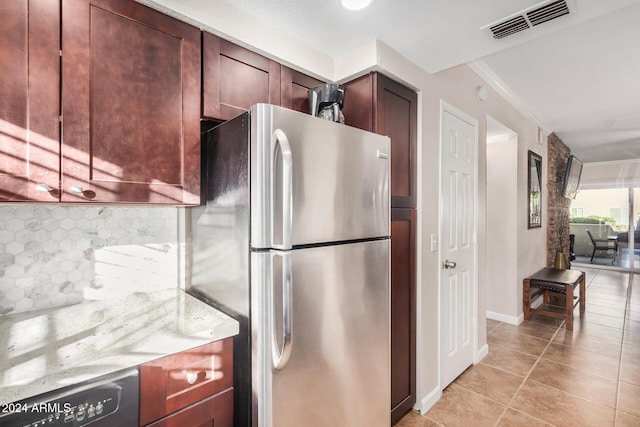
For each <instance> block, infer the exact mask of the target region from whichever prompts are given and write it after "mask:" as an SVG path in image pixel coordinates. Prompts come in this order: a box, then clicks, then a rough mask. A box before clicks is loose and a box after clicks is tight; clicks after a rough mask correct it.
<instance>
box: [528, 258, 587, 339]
mask: <svg viewBox="0 0 640 427" xmlns="http://www.w3.org/2000/svg"><path fill="white" fill-rule="evenodd" d="M585 282H586V277H585V274H584V272H582V271H576V270H559V269H555V268H543V269H542V270H540V271H538V272H536V273H534V274H532V275H531V276H529V277H527V278H525V279H524V280H523V285H524V290H523V309H524V320H531V313H536V314H541V315H543V316H550V317H556V318H560V319H565V327H566V328H567V330H568V331H572V330H573V309H574V307H575V306H576V305H578V303H580V311H581V312H583V311H584V310H585V306H586V286H585ZM578 285H579V286H580V297H579V298H578V301H576V302H575V303H574V293H575V288H576V286H578ZM534 289H535V290H534ZM532 290H534V291H532ZM532 292H533V295H532ZM550 292H555V293H559V294H564V295H565V296H566V304H565V306H564V307H561V306H559V305H553V304H550V298H549V293H550ZM540 293H543V300H542V301H543V303H542V304H541V305H540V306H539V307H538V308H531V300H532V299H533V298H534V297H535V296H537V295H540Z"/></svg>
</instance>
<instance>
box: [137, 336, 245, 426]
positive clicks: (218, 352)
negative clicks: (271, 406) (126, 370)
mask: <svg viewBox="0 0 640 427" xmlns="http://www.w3.org/2000/svg"><path fill="white" fill-rule="evenodd" d="M231 386H233V338H227V339H225V340H221V341H216V342H214V343H211V344H206V345H203V346H200V347H197V348H194V349H191V350H187V351H184V352H182V353H178V354H174V355H171V356H167V357H164V358H162V359H158V360H154V361H152V362H149V363H146V364H144V365H141V366H140V424H141V425H146V424H148V423H150V422H152V421H155V420H157V419H160V418H162V417H164V416H166V415H168V414H171V413H173V412H176V411H178V410H180V409H182V408H185V407H186V406H188V405H191V404H193V403H195V402H197V401H199V400H202V399H205V398H207V397H210V396H212V395H214V394H216V393H218V392H220V391H222V390H225V389H227V388H229V387H231Z"/></svg>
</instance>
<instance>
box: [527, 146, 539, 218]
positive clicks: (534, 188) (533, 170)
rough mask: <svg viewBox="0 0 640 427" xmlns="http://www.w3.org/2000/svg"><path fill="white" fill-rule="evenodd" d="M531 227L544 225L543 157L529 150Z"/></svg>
mask: <svg viewBox="0 0 640 427" xmlns="http://www.w3.org/2000/svg"><path fill="white" fill-rule="evenodd" d="M528 157H529V161H528V164H529V168H528V171H529V177H528V183H529V184H528V185H529V187H528V188H529V192H528V193H529V228H538V227H542V157H541V156H540V155H538V154H536V153H534V152H533V151H531V150H529V156H528Z"/></svg>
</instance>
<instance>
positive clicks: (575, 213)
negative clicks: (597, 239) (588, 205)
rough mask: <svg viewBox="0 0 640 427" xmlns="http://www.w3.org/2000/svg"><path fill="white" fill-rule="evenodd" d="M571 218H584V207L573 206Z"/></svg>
mask: <svg viewBox="0 0 640 427" xmlns="http://www.w3.org/2000/svg"><path fill="white" fill-rule="evenodd" d="M571 218H584V208H574V207H571Z"/></svg>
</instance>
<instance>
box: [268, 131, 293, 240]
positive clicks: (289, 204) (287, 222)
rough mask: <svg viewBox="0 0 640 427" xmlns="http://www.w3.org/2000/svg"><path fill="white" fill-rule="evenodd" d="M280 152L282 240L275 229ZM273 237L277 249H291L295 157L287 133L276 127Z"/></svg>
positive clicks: (272, 169) (272, 173)
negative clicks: (278, 237)
mask: <svg viewBox="0 0 640 427" xmlns="http://www.w3.org/2000/svg"><path fill="white" fill-rule="evenodd" d="M279 153H280V156H281V157H282V188H281V191H282V193H281V197H282V201H281V206H280V208H281V220H282V240H281V242H276V241H275V236H274V230H275V221H276V218H275V217H276V215H275V213H276V212H278V208H277V207H276V203H277V202H276V199H277V197H276V192H277V188H276V186H277V182H278V180H277V179H276V178H277V177H276V176H275V174H276V173H277V169H278V168H277V167H276V165H277V164H278V162H277V160H278V159H277V157H278V154H279ZM271 154H272V157H271V160H272V167H271V209H272V210H273V211H272V215H270V216H271V221H272V224H271V230H272V232H271V236H272V237H271V238H272V247H274V248H277V249H284V250H288V249H291V228H292V224H293V222H292V221H293V217H292V216H293V158H292V154H291V145H290V144H289V139H288V138H287V135H286V134H285V133H284V132H283V131H282V130H281V129H276V130H275V131H273V136H272V143H271Z"/></svg>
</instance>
